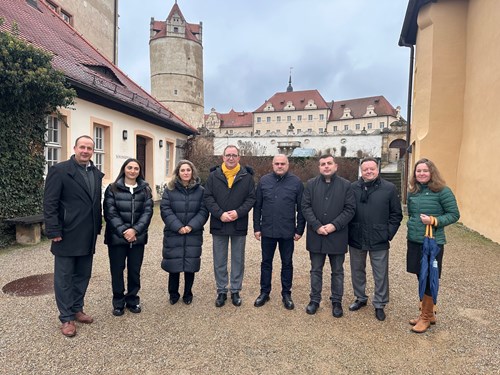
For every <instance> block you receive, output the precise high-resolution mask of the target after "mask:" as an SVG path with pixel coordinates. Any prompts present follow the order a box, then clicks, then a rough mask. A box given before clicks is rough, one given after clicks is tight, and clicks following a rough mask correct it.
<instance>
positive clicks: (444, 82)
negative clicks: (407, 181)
mask: <svg viewBox="0 0 500 375" xmlns="http://www.w3.org/2000/svg"><path fill="white" fill-rule="evenodd" d="M498 19H500V1H496V0H440V1H438V2H437V3H431V4H428V5H426V6H425V7H423V8H421V10H420V12H419V16H418V26H419V29H418V33H417V43H416V60H415V81H414V93H413V94H414V99H413V124H412V135H411V141H412V142H414V149H413V154H412V157H411V161H412V163H411V168H413V164H414V162H415V161H416V160H418V159H420V158H422V157H427V158H429V159H431V160H433V161H434V162H435V163H436V165H437V167H438V168H439V170H440V171H441V172H442V174H443V176H444V178H445V179H446V181H447V184H448V185H449V186H450V187H451V189H452V190H453V191H454V193H455V195H456V197H457V200H458V204H459V208H460V212H461V218H460V221H461V222H462V223H463V224H465V225H466V226H467V227H469V228H471V229H473V230H475V231H478V232H479V233H481V234H483V235H484V236H486V237H488V238H491V239H492V240H494V241H496V242H500V225H499V223H500V213H499V212H500V203H498V195H499V194H498V192H497V191H498V185H499V184H498V183H499V181H500V163H499V162H497V161H496V158H495V156H496V155H495V154H494V153H495V151H497V150H498V149H499V148H500V126H499V124H498V121H499V116H498V112H499V106H498V103H500V48H498V47H497V46H498V45H500V28H499V27H498ZM412 172H413V169H411V172H410V173H412Z"/></svg>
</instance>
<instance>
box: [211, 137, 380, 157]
mask: <svg viewBox="0 0 500 375" xmlns="http://www.w3.org/2000/svg"><path fill="white" fill-rule="evenodd" d="M292 142H300V148H309V149H310V148H313V149H315V150H316V151H317V152H319V151H321V152H322V153H327V152H329V153H331V154H334V155H335V156H340V155H341V148H342V146H344V147H345V148H346V154H345V156H346V157H357V156H358V155H357V154H358V150H361V151H362V152H363V153H364V154H366V155H367V156H372V157H381V153H382V134H371V135H303V136H297V135H295V136H253V137H251V136H250V135H245V134H240V135H235V136H232V137H222V136H221V137H218V136H216V137H214V155H222V152H223V151H224V148H225V147H226V146H227V145H230V144H232V145H236V146H238V147H239V148H240V150H241V154H242V155H245V154H248V152H247V150H248V151H250V152H251V154H252V155H254V156H273V155H276V154H278V153H279V149H278V146H279V144H284V143H292ZM334 149H335V150H334Z"/></svg>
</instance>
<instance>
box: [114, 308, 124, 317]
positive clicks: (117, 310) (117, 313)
mask: <svg viewBox="0 0 500 375" xmlns="http://www.w3.org/2000/svg"><path fill="white" fill-rule="evenodd" d="M123 314H125V308H124V307H115V308H114V309H113V315H114V316H122V315H123Z"/></svg>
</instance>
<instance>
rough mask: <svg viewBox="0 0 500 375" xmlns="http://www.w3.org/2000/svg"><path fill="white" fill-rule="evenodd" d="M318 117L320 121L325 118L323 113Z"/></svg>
mask: <svg viewBox="0 0 500 375" xmlns="http://www.w3.org/2000/svg"><path fill="white" fill-rule="evenodd" d="M319 119H320V120H321V121H323V120H324V119H325V115H324V114H322V113H321V114H320V115H319Z"/></svg>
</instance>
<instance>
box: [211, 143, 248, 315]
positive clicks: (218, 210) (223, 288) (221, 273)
mask: <svg viewBox="0 0 500 375" xmlns="http://www.w3.org/2000/svg"><path fill="white" fill-rule="evenodd" d="M222 160H223V163H222V165H220V166H218V167H216V168H213V169H212V170H211V172H210V175H209V176H208V180H207V183H206V185H205V205H206V206H207V209H208V211H209V212H210V233H211V234H212V239H213V257H214V274H215V282H216V285H217V298H216V300H215V306H216V307H222V306H224V304H225V303H226V299H227V292H228V288H227V284H228V273H227V262H228V248H229V241H231V275H230V278H229V284H230V285H229V287H230V290H231V302H232V303H233V305H234V306H241V303H242V300H241V296H240V291H241V288H242V285H243V274H244V270H245V245H246V236H247V232H248V213H249V211H250V210H251V209H252V207H253V205H254V203H255V184H254V181H253V170H252V169H251V168H250V167H245V166H241V165H240V150H239V149H238V147H236V146H234V145H228V146H226V148H225V149H224V154H223V156H222Z"/></svg>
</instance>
